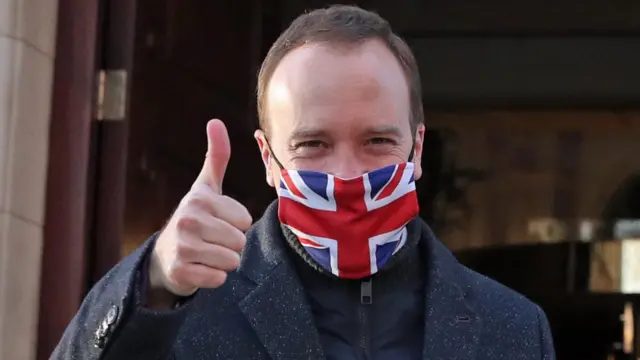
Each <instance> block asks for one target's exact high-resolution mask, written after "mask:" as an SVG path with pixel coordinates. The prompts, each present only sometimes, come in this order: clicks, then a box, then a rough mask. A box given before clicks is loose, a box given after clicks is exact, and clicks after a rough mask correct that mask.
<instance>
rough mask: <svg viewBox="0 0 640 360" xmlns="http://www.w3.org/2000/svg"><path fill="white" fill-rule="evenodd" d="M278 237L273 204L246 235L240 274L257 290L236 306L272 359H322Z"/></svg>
mask: <svg viewBox="0 0 640 360" xmlns="http://www.w3.org/2000/svg"><path fill="white" fill-rule="evenodd" d="M282 236H283V235H282V233H281V230H280V226H279V223H278V221H277V207H276V205H275V204H272V205H271V206H269V207H268V208H267V210H266V212H265V214H264V216H263V217H262V219H261V220H260V221H259V222H258V223H257V224H256V226H255V227H254V228H253V229H252V230H250V232H249V233H247V245H246V247H245V251H244V252H243V254H242V260H241V264H240V267H239V269H238V272H239V273H240V274H242V275H243V276H245V277H246V278H248V279H249V280H251V281H253V282H254V283H255V284H256V286H255V287H254V288H253V290H252V291H250V292H249V294H248V295H247V296H246V297H245V298H244V299H243V300H242V301H240V303H239V304H238V305H239V307H240V310H241V311H242V313H243V314H244V315H245V317H246V318H247V320H248V321H249V324H251V327H252V328H253V330H254V331H255V333H256V334H257V336H258V338H259V339H260V341H261V342H262V344H263V346H264V347H265V348H266V349H267V352H268V353H269V356H271V358H272V359H274V360H284V359H310V360H316V359H317V360H321V359H324V356H323V354H322V348H321V346H320V341H319V336H318V332H317V330H316V328H315V325H314V322H313V315H312V313H311V310H310V307H309V304H308V301H307V298H306V295H305V292H304V289H303V288H302V285H301V284H300V280H299V278H298V275H297V274H296V272H295V269H294V267H293V264H292V263H291V261H290V260H289V258H288V256H287V255H288V254H287V253H286V246H287V245H286V242H285V240H284V239H283V238H282Z"/></svg>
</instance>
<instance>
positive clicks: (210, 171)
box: [196, 119, 231, 194]
mask: <svg viewBox="0 0 640 360" xmlns="http://www.w3.org/2000/svg"><path fill="white" fill-rule="evenodd" d="M230 156H231V144H230V142H229V134H228V133H227V128H226V127H225V125H224V123H223V122H222V121H220V120H218V119H214V120H211V121H209V122H208V123H207V154H206V156H205V161H204V165H203V166H202V170H201V171H200V175H198V178H197V179H196V183H202V184H206V185H208V186H209V187H210V188H211V189H212V190H213V191H214V192H216V193H218V194H221V193H222V182H223V179H224V174H225V172H226V170H227V165H228V164H229V158H230Z"/></svg>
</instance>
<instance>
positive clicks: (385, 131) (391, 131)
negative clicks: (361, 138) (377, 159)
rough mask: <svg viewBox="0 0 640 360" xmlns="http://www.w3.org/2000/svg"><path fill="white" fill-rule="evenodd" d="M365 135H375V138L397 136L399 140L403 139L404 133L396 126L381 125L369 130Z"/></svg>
mask: <svg viewBox="0 0 640 360" xmlns="http://www.w3.org/2000/svg"><path fill="white" fill-rule="evenodd" d="M365 134H367V135H373V136H382V135H386V136H389V135H391V136H395V137H398V138H402V131H401V130H400V128H399V127H397V126H395V125H381V126H375V127H372V128H369V129H367V130H366V131H365Z"/></svg>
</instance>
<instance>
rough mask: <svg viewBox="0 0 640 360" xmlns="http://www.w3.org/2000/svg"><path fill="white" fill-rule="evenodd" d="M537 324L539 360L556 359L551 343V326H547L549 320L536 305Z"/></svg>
mask: <svg viewBox="0 0 640 360" xmlns="http://www.w3.org/2000/svg"><path fill="white" fill-rule="evenodd" d="M537 310H538V326H539V329H540V330H539V332H540V348H541V352H542V354H541V356H540V359H541V360H556V352H555V348H554V345H553V336H552V334H551V327H550V326H549V320H548V319H547V316H546V315H545V313H544V311H543V310H542V309H541V308H540V307H538V309H537Z"/></svg>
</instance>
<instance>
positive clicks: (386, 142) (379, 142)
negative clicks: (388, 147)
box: [368, 137, 396, 145]
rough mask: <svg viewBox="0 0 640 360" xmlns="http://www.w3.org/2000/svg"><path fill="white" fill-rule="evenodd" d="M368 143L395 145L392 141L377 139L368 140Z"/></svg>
mask: <svg viewBox="0 0 640 360" xmlns="http://www.w3.org/2000/svg"><path fill="white" fill-rule="evenodd" d="M368 143H369V144H372V145H384V144H395V143H396V142H395V141H394V140H393V139H389V138H382V137H377V138H373V139H369V141H368Z"/></svg>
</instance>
